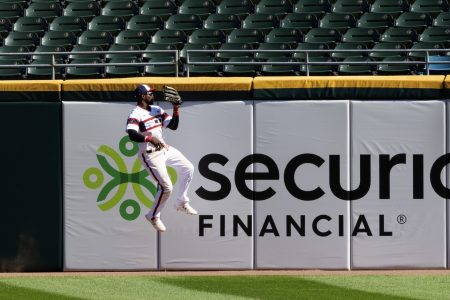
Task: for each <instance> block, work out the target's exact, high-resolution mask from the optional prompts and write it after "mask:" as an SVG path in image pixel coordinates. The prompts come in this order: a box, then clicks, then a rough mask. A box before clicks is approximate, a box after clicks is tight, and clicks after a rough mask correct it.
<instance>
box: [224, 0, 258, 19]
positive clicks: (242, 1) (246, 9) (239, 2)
mask: <svg viewBox="0 0 450 300" xmlns="http://www.w3.org/2000/svg"><path fill="white" fill-rule="evenodd" d="M254 12H255V6H254V4H253V3H252V1H251V0H222V1H221V2H220V4H219V5H218V6H217V13H218V14H232V15H236V16H238V17H239V18H240V19H241V20H243V19H245V18H246V17H247V16H248V15H249V14H252V13H254Z"/></svg>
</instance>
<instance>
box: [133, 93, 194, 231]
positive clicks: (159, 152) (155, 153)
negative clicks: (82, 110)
mask: <svg viewBox="0 0 450 300" xmlns="http://www.w3.org/2000/svg"><path fill="white" fill-rule="evenodd" d="M154 91H155V89H154V88H153V87H149V86H148V85H146V84H141V85H139V86H138V87H137V88H136V89H135V91H134V95H135V97H136V100H137V106H136V107H135V108H134V109H133V111H132V112H131V113H130V115H129V116H128V120H127V127H126V131H127V133H128V135H129V137H130V139H131V140H132V141H134V142H137V143H139V152H138V155H139V158H140V160H141V162H142V165H143V166H145V168H147V170H148V171H149V173H150V174H151V175H152V176H153V178H154V179H155V181H156V183H157V184H158V191H157V193H156V196H155V201H154V202H153V206H152V208H151V209H150V211H149V212H148V213H147V214H146V215H145V218H146V219H147V220H148V221H149V222H150V223H151V224H152V225H153V227H154V228H155V229H156V230H157V231H159V232H164V231H166V227H165V226H164V223H163V222H162V221H161V217H160V216H161V210H162V209H163V208H164V206H165V204H166V202H167V200H168V199H169V197H170V195H171V193H172V182H171V180H170V177H169V174H168V172H167V165H169V166H171V167H173V168H175V170H177V174H178V182H179V184H180V188H179V190H178V195H176V197H177V198H176V204H175V208H176V209H177V210H179V211H182V212H185V213H187V214H190V215H196V214H197V211H196V210H195V209H193V208H192V207H191V206H190V205H189V198H188V197H187V191H188V188H189V184H190V182H191V180H192V175H193V173H194V166H193V165H192V163H191V162H190V161H189V160H187V159H186V157H184V155H183V154H182V153H181V152H180V151H178V150H177V149H175V148H174V147H172V146H169V145H167V144H166V143H165V142H164V139H163V135H162V128H163V127H164V128H169V129H172V130H176V129H177V128H178V122H179V119H180V117H179V108H180V105H181V102H182V101H181V97H180V96H179V94H178V92H177V91H176V90H175V89H174V88H172V87H168V86H165V87H164V89H163V95H164V100H166V101H169V102H171V103H172V104H173V115H172V116H169V115H168V114H167V113H166V112H165V111H164V110H163V109H162V108H161V107H159V106H157V105H153V101H154V99H155V96H154V94H153V93H154Z"/></svg>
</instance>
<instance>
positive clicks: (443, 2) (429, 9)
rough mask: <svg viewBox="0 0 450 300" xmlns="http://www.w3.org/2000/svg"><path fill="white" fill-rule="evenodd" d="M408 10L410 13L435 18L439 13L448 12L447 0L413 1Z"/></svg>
mask: <svg viewBox="0 0 450 300" xmlns="http://www.w3.org/2000/svg"><path fill="white" fill-rule="evenodd" d="M410 10H411V11H412V12H418V13H427V14H431V15H432V16H433V17H435V16H437V15H438V14H440V13H441V12H444V11H448V10H449V5H448V2H447V0H415V1H414V2H413V3H411V7H410Z"/></svg>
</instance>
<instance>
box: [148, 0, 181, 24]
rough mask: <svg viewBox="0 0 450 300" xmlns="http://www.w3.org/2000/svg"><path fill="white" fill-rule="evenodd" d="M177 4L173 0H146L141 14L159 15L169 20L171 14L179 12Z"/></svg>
mask: <svg viewBox="0 0 450 300" xmlns="http://www.w3.org/2000/svg"><path fill="white" fill-rule="evenodd" d="M177 8H178V7H177V5H176V4H175V3H174V2H172V1H171V0H162V1H161V0H154V1H145V2H144V3H143V5H142V7H141V9H140V14H141V15H146V16H148V15H150V16H159V17H160V18H161V19H162V20H164V21H165V20H167V19H168V18H169V17H170V16H171V15H174V14H176V13H177Z"/></svg>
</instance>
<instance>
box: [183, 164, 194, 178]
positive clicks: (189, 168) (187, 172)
mask: <svg viewBox="0 0 450 300" xmlns="http://www.w3.org/2000/svg"><path fill="white" fill-rule="evenodd" d="M184 173H185V175H186V177H187V178H189V179H191V178H192V176H193V175H194V165H193V164H192V163H190V162H189V163H188V164H186V166H185V170H184Z"/></svg>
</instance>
